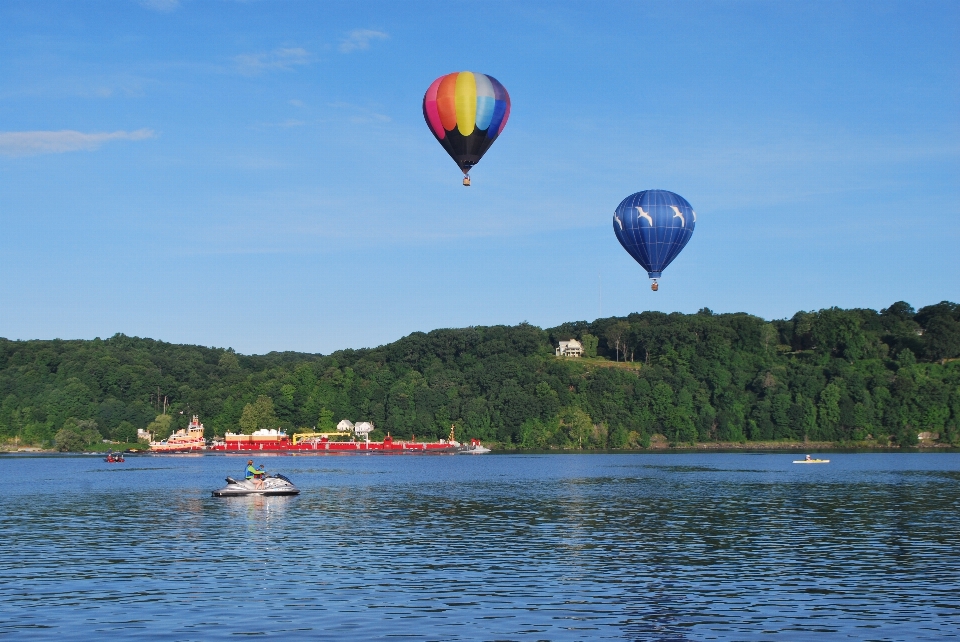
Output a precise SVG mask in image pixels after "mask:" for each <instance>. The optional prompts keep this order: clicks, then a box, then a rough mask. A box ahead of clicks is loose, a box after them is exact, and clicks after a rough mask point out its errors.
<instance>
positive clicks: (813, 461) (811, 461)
mask: <svg viewBox="0 0 960 642" xmlns="http://www.w3.org/2000/svg"><path fill="white" fill-rule="evenodd" d="M793 463H795V464H829V463H830V460H829V459H795V460H794V462H793Z"/></svg>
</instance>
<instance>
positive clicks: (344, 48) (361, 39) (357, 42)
mask: <svg viewBox="0 0 960 642" xmlns="http://www.w3.org/2000/svg"><path fill="white" fill-rule="evenodd" d="M389 37H390V36H388V35H387V34H385V33H384V32H382V31H374V30H373V29H354V30H353V31H351V32H350V33H348V34H347V37H346V38H344V39H343V40H341V41H340V53H350V52H351V51H362V50H364V49H369V48H370V41H371V40H386V39H387V38H389Z"/></svg>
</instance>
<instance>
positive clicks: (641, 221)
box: [613, 189, 697, 292]
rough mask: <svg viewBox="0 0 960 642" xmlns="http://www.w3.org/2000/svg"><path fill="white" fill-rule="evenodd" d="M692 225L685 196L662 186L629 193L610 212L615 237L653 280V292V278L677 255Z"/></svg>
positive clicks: (694, 222) (694, 219) (693, 218)
mask: <svg viewBox="0 0 960 642" xmlns="http://www.w3.org/2000/svg"><path fill="white" fill-rule="evenodd" d="M696 226H697V213H696V212H694V211H693V208H692V207H691V206H690V203H688V202H687V199H685V198H683V197H682V196H679V195H678V194H674V193H673V192H668V191H666V190H662V189H648V190H645V191H643V192H637V193H636V194H631V195H630V196H628V197H626V198H625V199H623V201H622V202H621V203H620V206H619V207H617V209H616V211H615V212H614V213H613V231H614V233H616V235H617V240H618V241H620V245H622V246H623V249H625V250H626V251H627V252H629V253H630V256H632V257H633V258H634V260H636V262H637V263H639V264H640V265H641V266H643V269H644V270H646V271H647V274H648V275H649V276H650V278H651V279H653V283H652V284H651V285H650V288H651V289H652V290H653V291H654V292H656V291H657V288H658V287H659V286H658V285H657V279H659V278H660V275H661V274H662V272H663V270H664V268H666V267H667V266H668V265H670V263H671V261H673V259H675V258H677V255H678V254H680V250H682V249H683V248H684V246H685V245H686V244H687V242H688V241H689V240H690V237H691V236H693V228H694V227H696Z"/></svg>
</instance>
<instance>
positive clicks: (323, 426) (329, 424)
mask: <svg viewBox="0 0 960 642" xmlns="http://www.w3.org/2000/svg"><path fill="white" fill-rule="evenodd" d="M336 428H337V424H335V423H334V422H333V411H332V410H327V409H326V408H321V409H320V417H318V418H317V430H319V431H320V432H332V431H334V430H336Z"/></svg>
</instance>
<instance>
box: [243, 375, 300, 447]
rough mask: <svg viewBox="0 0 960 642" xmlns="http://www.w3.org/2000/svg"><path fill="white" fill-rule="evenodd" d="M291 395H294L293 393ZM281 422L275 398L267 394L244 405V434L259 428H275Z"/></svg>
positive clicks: (250, 433)
mask: <svg viewBox="0 0 960 642" xmlns="http://www.w3.org/2000/svg"><path fill="white" fill-rule="evenodd" d="M288 385H289V384H288ZM281 390H282V389H281ZM294 390H296V388H294ZM290 395H291V396H292V393H290ZM279 424H280V420H279V419H278V418H277V415H276V413H275V412H274V409H273V400H272V399H271V398H270V397H268V396H266V395H260V396H259V397H257V400H256V401H254V402H253V403H248V404H247V405H246V406H244V407H243V414H242V415H241V416H240V430H241V432H242V433H243V434H244V435H252V434H253V433H254V431H257V430H264V429H270V428H274V429H275V428H277V427H278V426H279Z"/></svg>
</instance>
